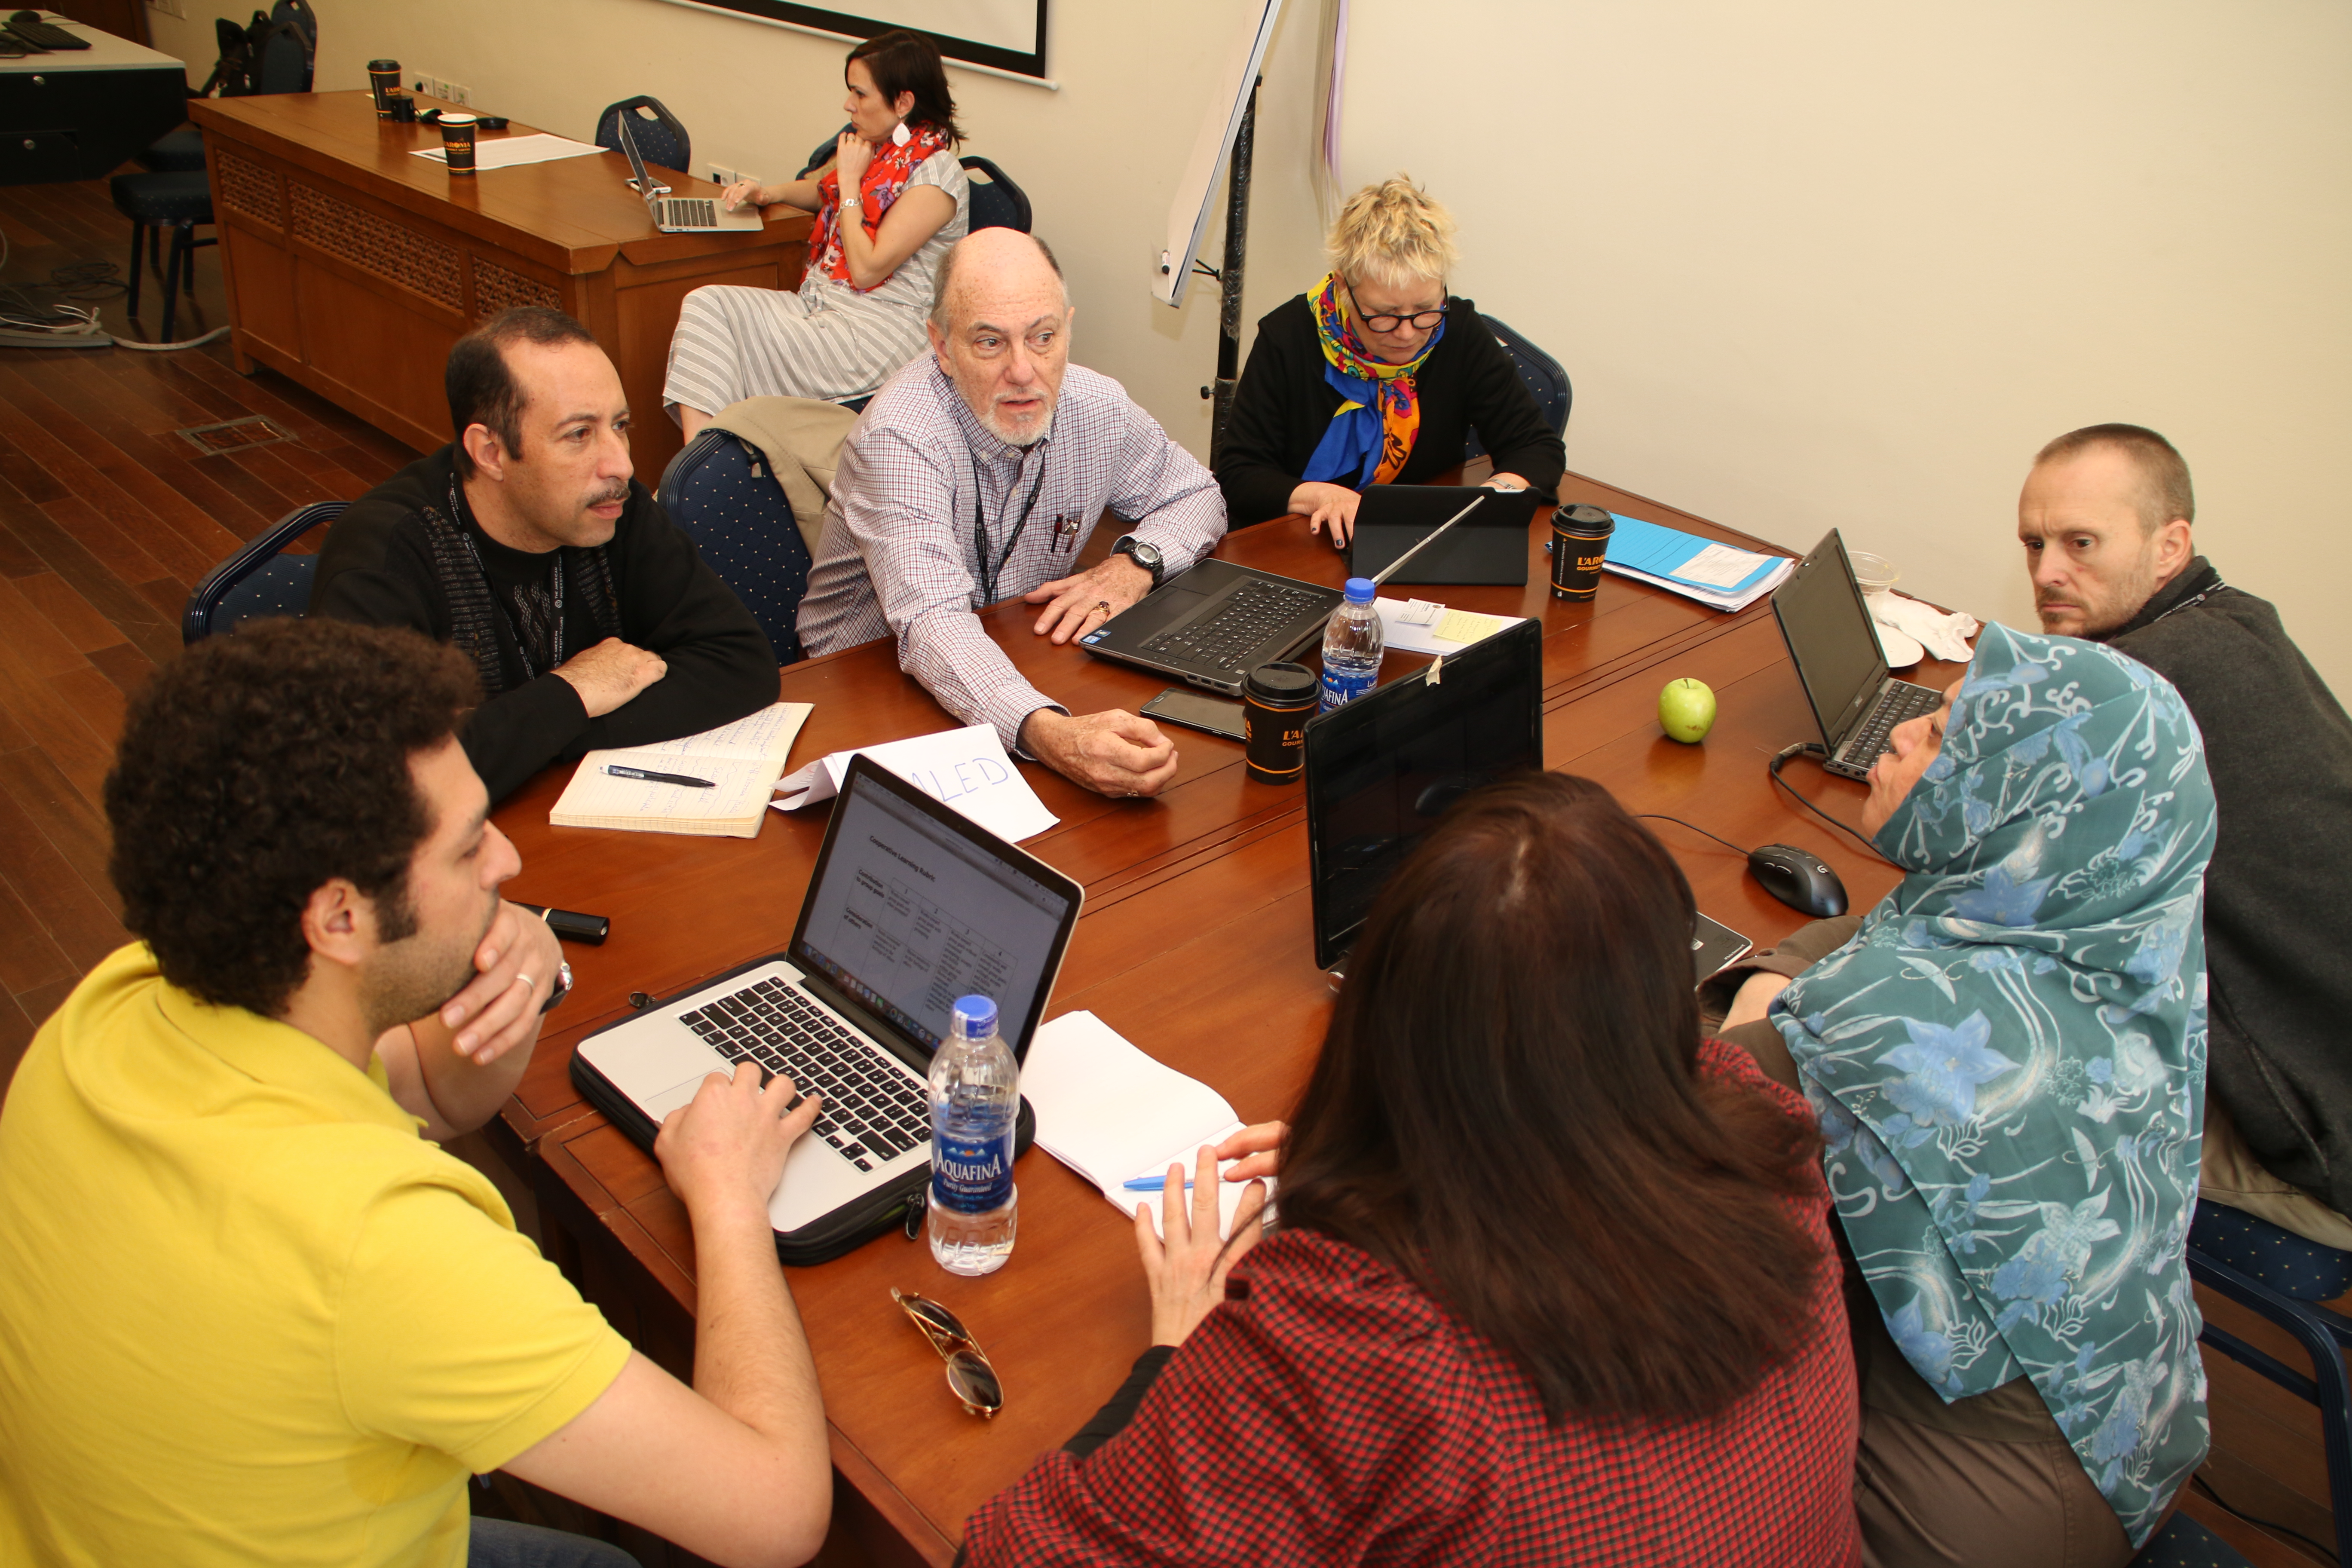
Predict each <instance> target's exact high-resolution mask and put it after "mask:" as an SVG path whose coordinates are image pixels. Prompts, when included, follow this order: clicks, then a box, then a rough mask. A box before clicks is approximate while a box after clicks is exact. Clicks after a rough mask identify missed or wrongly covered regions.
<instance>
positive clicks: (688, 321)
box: [662, 284, 927, 417]
mask: <svg viewBox="0 0 2352 1568" xmlns="http://www.w3.org/2000/svg"><path fill="white" fill-rule="evenodd" d="M926 346H927V340H926V339H925V337H924V334H923V316H922V313H921V312H920V311H919V310H908V309H905V308H903V307H898V306H892V305H882V304H877V303H875V302H873V301H872V300H868V299H866V298H865V297H864V296H861V295H858V294H855V293H852V292H851V291H850V290H848V289H827V288H819V289H814V290H812V289H808V288H807V287H805V286H803V289H802V290H801V291H800V292H797V293H788V292H785V291H783V290H782V289H745V288H740V287H735V286H730V285H726V284H714V285H712V286H710V287H709V288H705V289H696V290H694V292H692V293H690V294H688V296H687V297H686V303H685V305H684V306H683V307H682V308H681V309H680V310H679V311H678V316H677V331H675V332H674V333H672V334H671V336H670V340H669V372H668V374H667V377H666V378H665V380H664V381H663V383H662V405H663V406H664V407H665V408H667V409H670V410H672V411H673V413H672V417H676V415H675V412H674V411H675V410H676V409H677V407H678V406H679V405H684V406H686V407H688V408H698V409H700V410H702V411H703V412H704V413H705V414H716V413H718V412H719V410H720V409H722V408H725V407H726V406H727V405H729V404H730V403H738V402H740V401H741V400H742V399H744V398H746V397H814V398H822V399H824V400H826V401H829V402H835V403H838V402H841V401H844V400H845V399H847V398H852V397H863V396H865V395H866V394H867V393H870V392H872V391H874V390H875V389H876V388H877V387H878V386H880V385H881V384H882V383H883V382H885V381H886V380H887V379H888V378H889V375H890V373H891V372H892V371H894V370H897V369H898V367H899V366H900V365H902V364H905V363H907V362H908V360H910V359H913V358H914V357H915V356H916V355H918V354H920V353H924V352H925V349H926Z"/></svg>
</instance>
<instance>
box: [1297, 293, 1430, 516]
mask: <svg viewBox="0 0 2352 1568" xmlns="http://www.w3.org/2000/svg"><path fill="white" fill-rule="evenodd" d="M1315 335H1316V337H1318V339H1320V340H1321V341H1322V343H1323V379H1324V380H1325V381H1326V382H1328V383H1329V384H1330V385H1331V386H1332V387H1333V389H1334V390H1336V391H1337V392H1338V393H1339V411H1338V412H1337V413H1335V414H1333V415H1332V416H1331V425H1330V427H1329V428H1328V429H1327V430H1325V431H1324V432H1323V439H1322V440H1321V441H1320V442H1318V444H1317V446H1316V447H1315V455H1314V456H1313V457H1312V458H1308V459H1307V472H1306V474H1305V475H1304V476H1303V477H1304V478H1305V479H1307V480H1308V481H1309V482H1311V483H1328V484H1340V485H1351V486H1353V487H1355V488H1356V489H1363V487H1364V486H1366V485H1384V484H1387V483H1388V482H1389V481H1390V480H1391V479H1395V478H1396V477H1397V475H1398V474H1399V473H1400V472H1402V469H1403V468H1404V463H1405V459H1406V458H1410V457H1412V444H1413V441H1414V440H1415V439H1416V438H1417V437H1419V436H1420V435H1421V394H1420V393H1418V392H1417V391H1415V390H1414V389H1413V384H1412V378H1413V374H1414V373H1415V372H1417V371H1419V370H1420V369H1421V367H1422V365H1423V363H1426V362H1427V360H1428V358H1429V355H1430V351H1431V350H1433V349H1434V348H1436V347H1437V345H1438V344H1439V343H1440V342H1444V338H1445V323H1444V321H1440V322H1438V323H1437V331H1433V332H1432V333H1430V334H1429V342H1428V343H1427V344H1425V345H1424V346H1423V349H1422V351H1421V353H1418V354H1416V355H1414V356H1413V358H1412V359H1411V360H1409V361H1407V362H1406V363H1403V364H1382V363H1381V362H1380V361H1378V360H1376V359H1374V358H1372V356H1371V355H1370V353H1366V352H1365V349H1364V345H1363V344H1362V343H1360V342H1357V341H1356V334H1355V332H1354V331H1353V330H1352V329H1350V328H1349V325H1348V321H1347V318H1346V317H1345V316H1343V315H1341V314H1340V311H1339V274H1338V273H1336V272H1334V273H1330V274H1328V276H1326V277H1325V278H1324V279H1323V286H1322V288H1320V289H1318V290H1317V291H1316V294H1315ZM1376 409H1377V412H1376V411H1375V410H1376Z"/></svg>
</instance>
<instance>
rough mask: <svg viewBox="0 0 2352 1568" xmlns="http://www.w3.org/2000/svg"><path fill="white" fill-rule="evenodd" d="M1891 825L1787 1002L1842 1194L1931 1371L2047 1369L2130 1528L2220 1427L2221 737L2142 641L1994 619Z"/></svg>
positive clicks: (1965, 1384) (1785, 1016) (1904, 1334)
mask: <svg viewBox="0 0 2352 1568" xmlns="http://www.w3.org/2000/svg"><path fill="white" fill-rule="evenodd" d="M1877 844H1878V847H1879V848H1880V849H1881V850H1882V851H1884V852H1885V855H1886V856H1887V858H1890V859H1892V860H1893V861H1895V864H1896V865H1898V866H1901V867H1903V868H1905V869H1906V873H1907V875H1906V876H1905V878H1904V879H1903V881H1902V882H1901V883H1900V884H1899V885H1898V886H1897V887H1896V888H1895V890H1894V891H1893V892H1891V893H1889V894H1888V895H1887V896H1886V898H1885V900H1882V901H1881V902H1880V903H1879V905H1878V907H1877V908H1875V909H1874V910H1871V911H1870V913H1869V915H1868V916H1867V917H1866V918H1865V919H1864V921H1863V923H1862V928H1861V930H1860V931H1858V932H1856V933H1855V936H1854V939H1853V942H1850V943H1849V944H1848V945H1846V946H1845V947H1843V948H1841V949H1840V950H1839V951H1838V952H1835V953H1832V955H1831V956H1830V957H1828V958H1826V959H1824V960H1822V962H1821V963H1818V964H1815V965H1814V966H1813V967H1812V968H1811V969H1809V970H1807V971H1806V972H1805V973H1803V974H1801V975H1800V976H1799V977H1798V978H1797V980H1796V981H1795V983H1794V984H1790V986H1789V987H1788V988H1787V989H1786V990H1784V991H1783V992H1781V994H1780V996H1779V998H1778V999H1776V1000H1775V1002H1774V1003H1773V1005H1772V1013H1771V1017H1772V1022H1773V1023H1774V1024H1776V1025H1777V1026H1779V1027H1780V1032H1781V1034H1782V1035H1783V1036H1785V1037H1787V1039H1788V1042H1789V1049H1790V1053H1791V1054H1792V1055H1793V1056H1794V1057H1795V1058H1796V1061H1797V1069H1798V1072H1799V1074H1800V1075H1801V1079H1802V1080H1803V1082H1804V1086H1805V1091H1806V1095H1807V1098H1809V1099H1810V1100H1811V1101H1812V1104H1813V1108H1814V1110H1815V1111H1816V1112H1817V1113H1819V1115H1820V1116H1821V1119H1822V1132H1823V1134H1824V1135H1825V1137H1826V1139H1827V1142H1828V1150H1827V1153H1826V1154H1825V1156H1824V1162H1823V1163H1824V1166H1825V1168H1826V1170H1827V1172H1828V1173H1829V1178H1830V1189H1831V1193H1832V1196H1833V1197H1834V1198H1835V1200H1836V1204H1837V1210H1838V1215H1839V1218H1840V1219H1841V1220H1843V1222H1844V1225H1845V1231H1846V1236H1847V1238H1848V1239H1849V1240H1850V1241H1851V1242H1852V1243H1853V1249H1854V1253H1855V1256H1856V1257H1857V1258H1859V1259H1860V1260H1861V1263H1862V1268H1863V1273H1864V1275H1865V1276H1866V1277H1867V1279H1869V1281H1870V1288H1871V1290H1872V1292H1873V1294H1874V1295H1875V1296H1876V1297H1877V1299H1878V1306H1879V1310H1881V1311H1882V1312H1884V1313H1885V1317H1886V1322H1887V1327H1888V1329H1889V1331H1891V1332H1892V1334H1893V1336H1894V1339H1895V1343H1896V1344H1897V1345H1899V1346H1900V1347H1901V1348H1902V1351H1903V1353H1904V1355H1905V1357H1906V1359H1907V1360H1908V1361H1909V1362H1910V1363H1911V1364H1912V1366H1914V1367H1915V1368H1916V1369H1917V1370H1918V1373H1919V1375H1920V1376H1922V1377H1924V1378H1926V1379H1927V1382H1928V1383H1929V1384H1932V1385H1933V1386H1934V1387H1935V1388H1936V1389H1937V1391H1938V1392H1940V1393H1941V1394H1943V1396H1944V1397H1945V1399H1947V1400H1953V1399H1958V1398H1962V1397H1964V1396H1966V1395H1969V1394H1983V1393H1986V1392H1988V1391H1990V1390H1991V1389H1994V1388H1998V1387H2000V1385H2001V1384H2005V1383H2008V1382H2010V1381H2011V1379H2013V1378H2016V1377H2018V1376H2021V1375H2022V1376H2025V1377H2029V1378H2031V1379H2032V1380H2033V1385H2034V1387H2035V1388H2037V1389H2038V1390H2040V1391H2041V1394H2042V1398H2043V1400H2045V1401H2046V1402H2047V1403H2048V1405H2049V1406H2050V1411H2051V1414H2052V1415H2053V1416H2054V1417H2055V1418H2056V1420H2057V1423H2058V1427H2059V1430H2060V1431H2062V1432H2063V1433H2064V1434H2065V1436H2066V1439H2067V1441H2068V1442H2069V1443H2071V1444H2072V1445H2073V1446H2074V1452H2075V1453H2076V1455H2077V1456H2079V1457H2080V1458H2081V1459H2082V1462H2083V1468H2084V1470H2085V1471H2086V1472H2088V1474H2089V1475H2090V1477H2091V1479H2092V1480H2093V1481H2094V1482H2095V1483H2096V1484H2097V1486H2098V1489H2099V1490H2100V1492H2101V1493H2102V1494H2103V1495H2105V1498H2106V1500H2107V1501H2108V1502H2109V1503H2110V1504H2111V1505H2112V1506H2113V1507H2114V1509H2115V1510H2116V1516H2117V1517H2118V1518H2119V1519H2120V1520H2121V1521H2123V1525H2124V1528H2125V1530H2126V1531H2127V1532H2128V1533H2129V1534H2130V1536H2131V1539H2132V1544H2133V1545H2134V1546H2135V1547H2137V1546H2138V1545H2140V1544H2141V1543H2142V1542H2145V1541H2146V1540H2147V1536H2148V1533H2149V1532H2150V1531H2152V1530H2154V1528H2155V1527H2156V1525H2157V1523H2158V1521H2159V1520H2160V1519H2161V1518H2162V1517H2163V1513H2164V1509H2165V1505H2166V1504H2167V1503H2168V1501H2169V1500H2170V1499H2171V1497H2172V1494H2173V1491H2174V1489H2176V1488H2178V1487H2179V1485H2180V1483H2181V1482H2183V1481H2185V1480H2186V1479H2188V1478H2189V1474H2190V1472H2192V1471H2193V1470H2195V1469H2196V1468H2197V1467H2198V1466H2199V1465H2200V1463H2202V1462H2203V1459H2204V1457H2205V1449H2206V1443H2207V1430H2206V1418H2205V1373H2204V1365H2203V1363H2201V1362H2200V1360H2199V1358H2198V1353H2197V1334H2198V1330H2199V1327H2200V1319H2199V1317H2198V1312H2197V1306H2196V1302H2195V1300H2194V1298H2193V1297H2192V1296H2191V1295H2190V1292H2189V1274H2188V1269H2187V1267H2186V1265H2185V1264H2184V1262H2183V1261H2182V1258H2181V1246H2182V1242H2183V1239H2184V1238H2185V1237H2186V1236H2187V1235H2188V1230H2189V1219H2190V1216H2191V1213H2192V1211H2193V1210H2194V1208H2195V1206H2196V1202H2197V1168H2198V1153H2199V1138H2200V1129H2201V1128H2202V1126H2203V1124H2204V1109H2205V1108H2204V1100H2205V951H2204V922H2203V906H2204V870H2205V862H2206V859H2207V858H2208V857H2209V856H2210V854H2211V852H2212V848H2213V792H2212V786H2211V785H2210V783H2209V782H2208V781H2207V779H2206V775H2205V761H2204V742H2203V740H2202V738H2201V737H2200V735H2199V733H2198V731H2197V725H2196V722H2195V721H2193V720H2192V719H2190V717H2189V710H2188V708H2187V707H2186V706H2185V705H2184V704H2183V703H2182V702H2181V700H2180V696H2179V693H2178V692H2176V691H2175V690H2173V689H2172V686H2171V684H2170V683H2169V682H2168V681H2167V680H2166V679H2164V678H2163V677H2162V676H2160V675H2158V674H2156V673H2155V672H2154V671H2152V670H2149V669H2148V668H2146V667H2145V666H2142V665H2140V664H2137V663H2136V662H2134V661H2133V660H2132V659H2130V658H2126V656H2124V655H2122V654H2120V653H2116V652H2115V651H2113V650H2111V649H2109V648H2106V647H2101V646H2099V645H2097V644H2095V643H2088V642H2081V641H2077V640H2075V639H2074V638H2071V637H2030V636H2026V635H2024V634H2022V633H2019V632H2012V631H2011V630H2009V629H2008V628H2006V627H2003V626H1988V627H1987V628H1986V629H1985V633H1984V636H1983V637H1982V638H1981V640H1980V641H1979V643H1978V645H1977V654H1976V658H1975V661H1974V662H1973V663H1972V664H1971V665H1970V666H1969V674H1968V679H1967V680H1966V681H1965V683H1964V684H1963V685H1962V687H1961V689H1960V693H1959V696H1958V698H1957V699H1956V700H1955V701H1954V704H1953V708H1952V713H1951V719H1950V722H1949V724H1948V727H1947V731H1946V734H1945V739H1944V745H1943V750H1942V752H1941V753H1940V754H1939V755H1938V756H1937V758H1936V760H1935V761H1934V762H1933V763H1930V764H1929V765H1928V767H1927V771H1926V773H1925V774H1924V775H1923V776H1922V777H1921V778H1920V780H1919V783H1918V784H1917V785H1916V787H1914V788H1913V790H1912V792H1911V794H1910V796H1909V798H1907V799H1906V801H1905V802H1904V803H1903V805H1901V806H1900V807H1899V808H1898V809H1897V810H1896V811H1895V815H1894V816H1893V817H1892V818H1891V819H1890V820H1889V821H1888V822H1887V824H1886V826H1884V827H1882V828H1881V829H1879V832H1878V837H1877Z"/></svg>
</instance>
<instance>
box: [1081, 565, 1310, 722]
mask: <svg viewBox="0 0 2352 1568" xmlns="http://www.w3.org/2000/svg"><path fill="white" fill-rule="evenodd" d="M1339 599H1340V593H1339V589H1337V588H1325V587H1321V586H1319V585H1318V584H1313V583H1302V582H1300V581H1299V580H1298V579H1297V578H1296V577H1277V576H1276V575H1275V574H1273V573H1271V572H1260V571H1257V570H1255V568H1253V567H1248V566H1236V565H1234V563H1232V562H1230V561H1201V562H1198V563H1194V565H1193V567H1192V570H1191V571H1190V572H1186V573H1184V574H1181V576H1176V577H1171V578H1170V579H1169V580H1168V581H1167V582H1165V583H1162V584H1160V586H1159V587H1157V588H1155V589H1153V590H1152V591H1151V592H1150V594H1147V595H1144V596H1143V598H1142V599H1141V600H1140V601H1139V602H1138V603H1137V604H1136V605H1133V606H1132V607H1130V608H1129V609H1127V610H1124V611H1122V612H1120V614H1119V615H1118V616H1115V617H1114V618H1112V619H1111V620H1108V621H1106V622H1104V623H1103V624H1102V625H1101V626H1097V627H1096V628H1095V629H1094V630H1093V631H1090V632H1088V633H1087V635H1086V636H1084V637H1080V638H1079V639H1078V646H1079V647H1083V648H1085V649H1086V650H1087V652H1088V653H1093V654H1100V655H1101V656H1102V657H1103V658H1115V659H1117V660H1118V661H1119V662H1120V663H1122V664H1135V665H1140V666H1142V667H1143V668H1146V669H1151V670H1157V671H1159V672H1160V674H1162V675H1168V676H1173V677H1174V678H1175V679H1179V680H1181V681H1185V682H1187V683H1188V684H1191V685H1193V686H1203V687H1206V688H1208V689H1210V690H1212V691H1222V692H1223V693H1224V694H1225V695H1226V696H1228V697H1238V696H1240V695H1241V691H1242V680H1243V679H1244V677H1246V676H1247V675H1248V674H1249V672H1250V671H1251V670H1253V669H1255V668H1257V667H1258V666H1259V665H1261V664H1272V663H1274V662H1275V661H1276V660H1277V659H1285V658H1289V657H1290V656H1291V655H1293V654H1295V653H1297V652H1298V650H1299V649H1301V648H1303V647H1306V646H1307V644H1308V643H1310V642H1313V641H1314V640H1315V639H1316V638H1318V637H1320V636H1321V635H1322V633H1323V623H1324V622H1326V621H1328V620H1329V619H1330V618H1331V612H1332V611H1333V610H1336V609H1338V608H1339Z"/></svg>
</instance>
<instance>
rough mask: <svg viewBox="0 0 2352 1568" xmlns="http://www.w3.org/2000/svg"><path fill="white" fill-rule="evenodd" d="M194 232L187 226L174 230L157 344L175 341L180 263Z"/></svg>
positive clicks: (165, 269)
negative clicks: (160, 329) (160, 335)
mask: <svg viewBox="0 0 2352 1568" xmlns="http://www.w3.org/2000/svg"><path fill="white" fill-rule="evenodd" d="M194 232H195V231H194V229H192V228H190V227H189V226H187V225H185V224H180V225H177V226H174V227H173V230H172V259H171V260H170V262H168V263H167V264H166V265H165V267H164V269H163V336H162V337H160V338H158V339H156V340H155V341H156V342H163V343H168V342H173V341H175V340H174V339H173V336H172V324H173V317H174V316H175V315H176V314H177V312H178V310H179V308H180V263H181V258H184V257H186V256H187V255H188V239H189V237H190V236H192V235H193V234H194ZM188 265H189V266H190V267H194V265H195V263H194V261H193V260H190V261H189V263H188Z"/></svg>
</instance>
